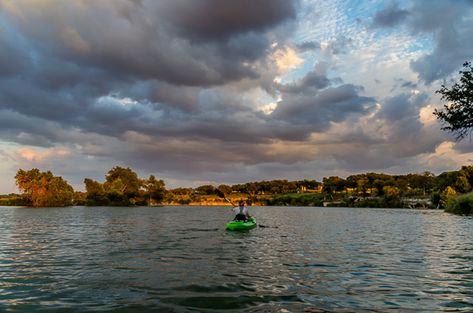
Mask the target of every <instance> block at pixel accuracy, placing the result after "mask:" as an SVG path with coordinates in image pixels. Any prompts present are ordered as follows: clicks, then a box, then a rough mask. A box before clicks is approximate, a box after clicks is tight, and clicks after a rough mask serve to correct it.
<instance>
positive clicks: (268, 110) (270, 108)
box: [259, 102, 278, 115]
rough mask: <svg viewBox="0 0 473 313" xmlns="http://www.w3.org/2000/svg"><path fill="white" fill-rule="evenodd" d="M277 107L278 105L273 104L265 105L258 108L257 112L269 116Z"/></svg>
mask: <svg viewBox="0 0 473 313" xmlns="http://www.w3.org/2000/svg"><path fill="white" fill-rule="evenodd" d="M277 106H278V105H277V104H276V103H274V102H273V103H268V104H266V105H263V106H261V107H259V110H260V111H261V112H263V113H264V114H266V115H270V114H271V113H273V111H274V110H276V108H277Z"/></svg>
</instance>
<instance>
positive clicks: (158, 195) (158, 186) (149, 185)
mask: <svg viewBox="0 0 473 313" xmlns="http://www.w3.org/2000/svg"><path fill="white" fill-rule="evenodd" d="M143 185H144V189H145V193H146V196H147V198H148V204H153V203H155V204H156V203H159V202H161V201H163V199H164V193H165V191H166V189H165V188H164V181H163V180H162V179H156V177H154V175H150V176H149V178H148V179H147V180H146V181H144V184H143Z"/></svg>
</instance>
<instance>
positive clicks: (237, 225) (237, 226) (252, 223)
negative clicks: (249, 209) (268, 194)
mask: <svg viewBox="0 0 473 313" xmlns="http://www.w3.org/2000/svg"><path fill="white" fill-rule="evenodd" d="M256 226H257V224H256V218H254V217H250V218H249V219H247V220H246V221H231V222H228V223H227V227H226V229H227V230H248V229H252V228H255V227H256Z"/></svg>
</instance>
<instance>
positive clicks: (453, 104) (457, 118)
mask: <svg viewBox="0 0 473 313" xmlns="http://www.w3.org/2000/svg"><path fill="white" fill-rule="evenodd" d="M463 67H464V68H465V70H463V71H460V72H459V73H460V75H461V77H460V80H459V81H458V82H456V83H455V84H454V85H453V86H452V87H450V88H448V87H446V86H445V85H442V88H440V89H439V90H437V91H436V92H437V93H439V94H441V95H442V100H446V101H448V102H449V103H448V104H446V105H444V107H443V110H435V111H434V114H435V115H436V116H437V119H439V120H440V121H442V123H443V124H444V125H445V126H444V127H442V130H447V131H450V132H452V133H454V134H455V136H456V139H457V140H460V139H463V138H464V137H465V136H466V135H468V134H470V133H471V131H472V128H473V68H472V66H471V63H470V62H465V63H464V64H463Z"/></svg>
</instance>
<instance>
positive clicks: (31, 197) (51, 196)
mask: <svg viewBox="0 0 473 313" xmlns="http://www.w3.org/2000/svg"><path fill="white" fill-rule="evenodd" d="M15 180H16V185H17V186H18V188H19V189H20V190H21V191H22V192H23V196H24V199H25V203H26V204H27V205H29V206H33V207H52V206H69V205H72V199H73V195H74V190H73V189H72V187H71V186H70V185H69V184H68V183H67V182H66V181H65V180H63V179H62V177H57V176H54V175H53V174H52V173H51V172H50V171H47V172H41V171H40V170H38V169H37V168H34V169H31V170H29V171H25V170H22V169H20V170H18V172H17V174H16V176H15Z"/></svg>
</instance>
